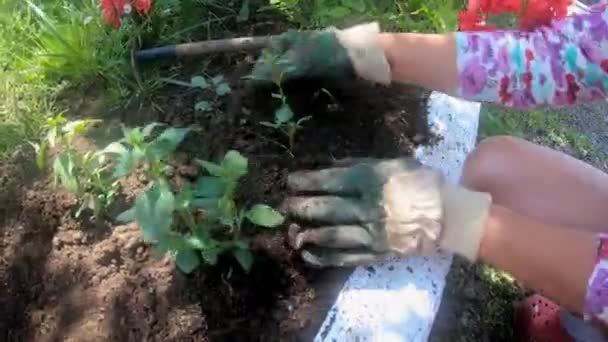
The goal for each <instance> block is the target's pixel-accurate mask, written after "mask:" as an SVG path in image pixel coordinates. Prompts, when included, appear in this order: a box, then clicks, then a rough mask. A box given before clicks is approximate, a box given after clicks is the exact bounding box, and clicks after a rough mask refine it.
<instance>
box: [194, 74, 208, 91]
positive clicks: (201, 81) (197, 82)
mask: <svg viewBox="0 0 608 342" xmlns="http://www.w3.org/2000/svg"><path fill="white" fill-rule="evenodd" d="M190 84H192V86H193V87H199V88H201V89H207V88H208V87H209V83H207V80H205V78H204V77H203V76H194V77H192V78H191V79H190Z"/></svg>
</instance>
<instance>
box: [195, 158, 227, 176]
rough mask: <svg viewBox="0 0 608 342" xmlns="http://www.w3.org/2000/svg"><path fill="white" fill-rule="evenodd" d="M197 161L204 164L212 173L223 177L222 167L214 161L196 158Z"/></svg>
mask: <svg viewBox="0 0 608 342" xmlns="http://www.w3.org/2000/svg"><path fill="white" fill-rule="evenodd" d="M196 162H197V163H198V164H199V165H200V166H202V167H203V168H204V169H205V170H207V172H209V174H210V175H212V176H216V177H221V176H222V173H223V172H222V167H221V166H219V165H218V164H216V163H212V162H210V161H206V160H201V159H196Z"/></svg>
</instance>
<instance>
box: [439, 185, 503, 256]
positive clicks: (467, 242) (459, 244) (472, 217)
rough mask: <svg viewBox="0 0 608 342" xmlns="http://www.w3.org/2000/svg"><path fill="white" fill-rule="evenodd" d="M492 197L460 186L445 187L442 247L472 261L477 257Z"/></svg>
mask: <svg viewBox="0 0 608 342" xmlns="http://www.w3.org/2000/svg"><path fill="white" fill-rule="evenodd" d="M491 204H492V196H491V195H490V194H488V193H483V192H476V191H471V190H468V189H465V188H463V187H461V186H458V185H453V184H447V183H446V184H444V187H443V231H442V236H441V237H440V239H439V246H440V247H441V248H442V249H445V250H447V251H450V252H453V253H456V254H459V255H461V256H463V257H465V258H467V259H468V260H469V261H471V262H474V261H475V260H477V256H478V254H479V245H480V243H481V239H482V237H483V232H484V228H485V223H486V220H487V218H488V215H489V212H490V205H491Z"/></svg>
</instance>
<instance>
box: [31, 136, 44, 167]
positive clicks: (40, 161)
mask: <svg viewBox="0 0 608 342" xmlns="http://www.w3.org/2000/svg"><path fill="white" fill-rule="evenodd" d="M30 145H31V146H32V147H33V148H34V151H35V152H36V166H38V169H39V170H40V171H44V168H45V167H46V151H47V150H48V147H49V145H48V144H47V142H44V141H43V142H42V143H41V144H37V143H34V142H30Z"/></svg>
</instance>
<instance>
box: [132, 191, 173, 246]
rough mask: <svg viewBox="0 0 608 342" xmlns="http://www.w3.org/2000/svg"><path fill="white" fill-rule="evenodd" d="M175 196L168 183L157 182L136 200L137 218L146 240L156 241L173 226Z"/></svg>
mask: <svg viewBox="0 0 608 342" xmlns="http://www.w3.org/2000/svg"><path fill="white" fill-rule="evenodd" d="M174 209H175V197H174V196H173V193H172V192H171V190H170V189H169V185H168V184H166V183H161V184H157V185H155V186H154V187H152V188H151V189H149V190H147V191H146V192H144V193H143V194H141V195H140V196H138V197H137V199H136V200H135V219H136V220H137V223H139V225H140V226H141V228H142V231H143V235H144V240H145V241H156V240H158V239H159V238H160V237H162V236H163V235H164V234H165V233H166V232H168V231H169V228H171V224H173V211H174Z"/></svg>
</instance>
